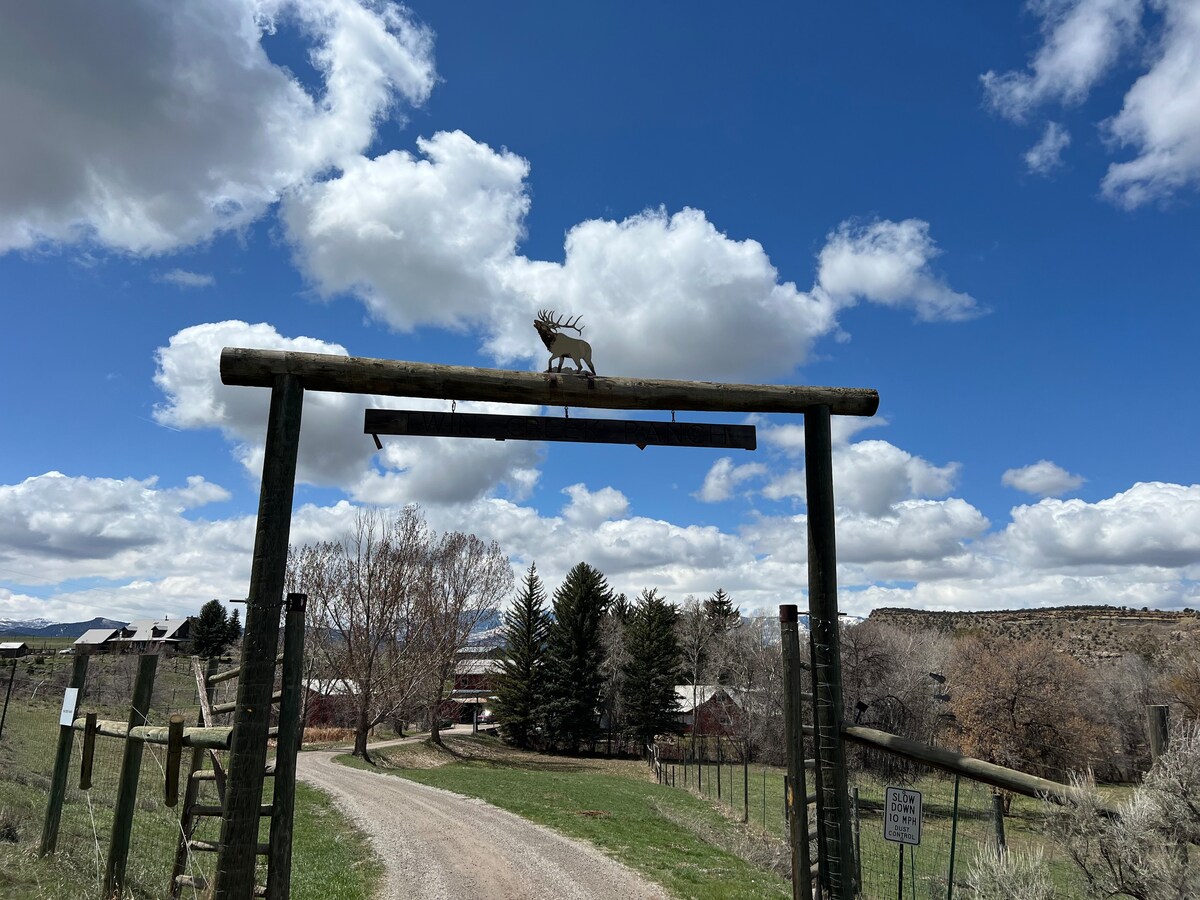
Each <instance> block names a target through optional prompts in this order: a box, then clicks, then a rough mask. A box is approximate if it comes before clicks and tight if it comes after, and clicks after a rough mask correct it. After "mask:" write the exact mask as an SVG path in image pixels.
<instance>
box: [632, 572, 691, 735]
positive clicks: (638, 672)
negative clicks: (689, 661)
mask: <svg viewBox="0 0 1200 900" xmlns="http://www.w3.org/2000/svg"><path fill="white" fill-rule="evenodd" d="M677 617H678V613H677V612H676V611H675V607H674V606H672V605H671V604H669V603H667V601H666V600H664V599H663V598H662V597H660V596H658V591H656V590H654V589H647V590H644V591H642V595H641V596H640V597H638V602H637V606H635V607H634V609H633V614H632V616H631V617H630V619H629V629H628V632H627V640H628V659H627V661H626V663H625V673H624V674H625V682H624V692H625V718H626V722H627V723H628V727H629V731H630V732H631V734H632V735H633V736H634V737H636V738H637V741H638V746H644V745H645V744H647V743H649V742H650V741H652V740H654V736H655V735H658V734H666V733H669V732H675V731H678V730H679V723H678V721H677V720H676V715H677V713H678V711H679V703H678V699H677V698H676V695H675V685H676V684H678V683H679V680H680V660H681V655H680V651H679V642H678V640H677V638H676V636H675V620H676V618H677Z"/></svg>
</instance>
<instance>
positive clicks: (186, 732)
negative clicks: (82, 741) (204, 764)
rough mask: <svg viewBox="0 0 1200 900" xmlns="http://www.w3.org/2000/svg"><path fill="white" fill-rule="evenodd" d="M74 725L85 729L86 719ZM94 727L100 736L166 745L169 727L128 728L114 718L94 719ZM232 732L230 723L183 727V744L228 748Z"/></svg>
mask: <svg viewBox="0 0 1200 900" xmlns="http://www.w3.org/2000/svg"><path fill="white" fill-rule="evenodd" d="M74 727H75V730H76V731H84V730H86V727H87V719H86V718H80V719H76V720H75V726H74ZM94 729H95V734H98V735H100V736H101V737H114V738H124V739H126V740H130V741H142V742H144V743H147V744H162V745H163V746H166V745H167V744H168V743H169V739H170V729H169V728H167V727H166V726H158V725H135V726H134V727H133V728H130V727H129V724H128V723H127V722H119V721H116V720H115V719H99V720H97V721H96V723H95V726H94ZM232 733H233V726H231V725H224V726H218V727H215V728H184V729H183V746H184V747H199V748H200V749H202V750H228V749H229V736H230V735H231V734H232Z"/></svg>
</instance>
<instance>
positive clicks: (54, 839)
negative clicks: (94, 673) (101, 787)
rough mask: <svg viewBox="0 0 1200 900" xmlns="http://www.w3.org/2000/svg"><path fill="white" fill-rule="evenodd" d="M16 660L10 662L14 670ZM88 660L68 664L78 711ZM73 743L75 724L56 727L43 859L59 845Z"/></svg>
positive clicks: (40, 850)
mask: <svg viewBox="0 0 1200 900" xmlns="http://www.w3.org/2000/svg"><path fill="white" fill-rule="evenodd" d="M16 664H17V661H16V660H15V659H14V660H13V666H14V667H15V666H16ZM87 670H88V657H87V655H86V654H79V655H78V656H76V657H75V659H74V661H73V663H72V665H71V684H70V687H73V688H75V689H76V690H78V691H79V694H78V695H77V699H76V701H75V708H76V709H79V706H80V704H81V703H82V702H83V686H84V683H85V682H86V681H87ZM74 744H75V728H74V725H73V724H72V725H61V724H60V725H59V726H58V750H57V751H56V752H55V754H54V774H53V775H52V776H51V779H50V797H49V799H48V800H47V802H46V821H45V823H44V824H43V826H42V843H41V846H40V847H39V848H38V856H46V855H48V854H50V853H53V852H54V848H55V845H57V843H58V825H59V822H60V821H61V820H62V808H63V801H64V800H65V799H66V796H67V770H68V769H69V768H70V767H71V748H72V746H74Z"/></svg>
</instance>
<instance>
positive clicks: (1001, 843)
mask: <svg viewBox="0 0 1200 900" xmlns="http://www.w3.org/2000/svg"><path fill="white" fill-rule="evenodd" d="M992 824H993V825H994V826H995V829H996V848H997V849H998V850H999V851H1000V852H1001V853H1003V852H1004V850H1005V848H1006V844H1005V840H1004V798H1003V797H1001V796H1000V795H999V794H992Z"/></svg>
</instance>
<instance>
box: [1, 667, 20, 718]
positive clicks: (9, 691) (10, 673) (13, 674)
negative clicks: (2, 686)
mask: <svg viewBox="0 0 1200 900" xmlns="http://www.w3.org/2000/svg"><path fill="white" fill-rule="evenodd" d="M16 677H17V661H16V660H15V659H14V660H13V661H12V665H10V666H9V667H8V689H7V690H5V692H4V712H0V737H4V722H5V720H6V719H7V718H8V698H9V697H11V696H12V686H13V679H14V678H16Z"/></svg>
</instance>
